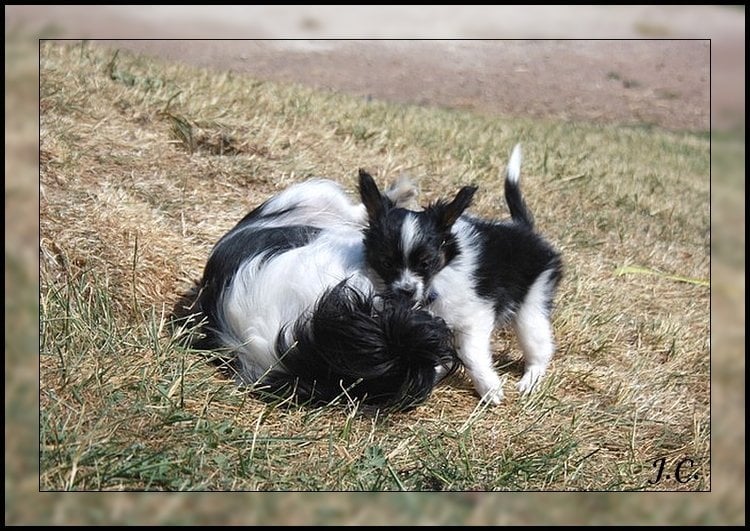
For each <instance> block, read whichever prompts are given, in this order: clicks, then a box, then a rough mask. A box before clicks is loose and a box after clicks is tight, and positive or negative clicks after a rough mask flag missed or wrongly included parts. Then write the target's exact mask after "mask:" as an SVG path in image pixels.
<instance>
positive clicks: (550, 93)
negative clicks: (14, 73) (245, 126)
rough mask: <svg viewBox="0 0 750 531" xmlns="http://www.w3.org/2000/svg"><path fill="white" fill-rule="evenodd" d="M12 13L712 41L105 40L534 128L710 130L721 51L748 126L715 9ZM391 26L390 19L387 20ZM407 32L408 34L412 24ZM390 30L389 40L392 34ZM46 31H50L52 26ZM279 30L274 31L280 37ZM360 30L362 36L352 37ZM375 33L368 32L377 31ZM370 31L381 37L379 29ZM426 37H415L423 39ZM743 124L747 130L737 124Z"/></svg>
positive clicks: (92, 28) (98, 30)
mask: <svg viewBox="0 0 750 531" xmlns="http://www.w3.org/2000/svg"><path fill="white" fill-rule="evenodd" d="M298 7H299V9H298V10H295V11H290V10H289V9H288V8H287V9H285V8H282V7H273V6H245V7H242V6H222V9H211V8H208V9H206V8H205V6H204V7H200V6H199V7H194V8H186V9H184V10H182V9H181V10H179V11H175V10H174V9H172V8H168V7H165V6H147V7H143V8H136V9H133V8H132V7H117V6H103V7H80V6H78V7H76V6H73V7H62V6H43V7H37V6H12V7H8V8H6V28H7V27H9V24H11V25H12V24H18V23H19V22H22V23H23V24H25V25H27V26H28V25H34V24H35V25H36V26H37V27H40V28H46V30H45V31H46V32H47V33H51V34H52V35H54V36H66V37H89V38H90V37H104V36H106V37H110V38H111V37H121V36H122V37H124V36H128V37H146V36H155V35H158V36H167V37H169V36H176V35H181V36H184V35H186V34H189V35H195V36H205V35H213V36H216V35H221V36H224V37H237V36H247V35H252V36H257V37H271V36H278V35H279V32H280V33H281V34H283V35H285V36H294V37H302V38H314V37H316V36H341V35H362V34H369V35H372V36H382V35H414V32H413V31H412V32H411V33H409V30H408V28H409V27H415V28H429V29H425V30H424V31H425V33H430V34H431V35H435V34H442V35H451V36H455V35H459V36H460V35H467V34H470V35H472V36H481V37H494V36H498V35H502V36H520V35H526V36H528V35H535V36H539V37H555V38H558V37H562V38H570V37H573V36H576V35H577V36H580V35H586V36H594V37H602V36H608V37H612V36H617V37H622V38H630V39H634V38H641V39H643V38H644V37H659V38H669V37H679V38H685V37H693V38H696V37H703V38H704V40H618V41H612V40H606V41H602V40H596V41H594V40H588V41H581V40H577V41H571V40H562V41H553V40H534V41H530V40H524V41H518V40H516V41H406V40H400V41H361V40H360V41H351V40H337V41H309V40H307V41H269V40H222V41H215V40H214V41H184V40H132V39H130V40H119V41H102V44H108V45H111V46H116V47H119V48H124V49H130V50H134V51H138V52H143V53H147V54H152V55H158V56H161V57H165V58H167V59H170V60H176V61H184V62H187V63H192V64H196V65H200V66H207V67H211V68H216V69H231V70H235V71H240V72H247V73H249V74H252V75H253V76H256V77H258V78H261V79H267V80H276V81H289V82H297V83H302V84H307V85H312V86H315V87H319V88H323V89H330V90H338V91H344V92H349V93H354V94H357V95H361V96H366V97H373V98H379V99H386V100H392V101H399V102H408V103H416V104H424V105H440V106H446V107H452V108H468V109H474V110H477V111H479V112H489V113H496V114H498V115H503V114H510V115H515V116H529V117H535V118H550V119H568V120H584V121H595V122H599V123H613V122H614V123H624V124H631V125H646V126H651V125H655V126H659V127H664V128H668V129H675V130H692V131H707V130H708V129H709V128H710V125H711V124H710V120H711V114H710V104H711V99H710V98H711V90H710V83H711V53H712V49H711V46H712V43H710V42H709V41H708V40H705V37H710V36H716V37H717V43H718V44H717V43H714V50H713V52H714V56H715V57H716V56H717V54H716V52H717V49H718V48H717V47H719V48H720V50H719V51H721V52H722V53H721V54H719V55H718V57H719V60H720V61H721V62H723V63H722V64H724V65H725V66H726V65H728V66H729V68H728V71H729V72H730V73H732V72H733V70H732V68H733V67H734V66H736V65H737V64H739V65H740V66H739V68H738V69H737V72H735V73H733V74H732V75H733V76H734V77H732V78H730V80H729V82H723V83H721V84H717V83H715V84H714V91H713V104H714V116H713V124H714V126H718V127H732V126H736V125H737V124H736V122H737V120H739V118H738V117H739V116H744V96H743V94H744V71H743V70H742V69H743V68H744V67H743V66H742V65H744V12H742V11H739V10H737V9H731V8H727V7H714V6H679V7H674V6H632V7H628V6H608V7H606V8H604V7H597V6H583V7H577V8H576V9H575V10H573V11H571V10H570V9H568V8H566V9H562V8H557V7H550V6H547V7H545V8H544V9H542V8H539V7H536V8H534V7H532V8H518V7H517V6H516V7H514V6H495V8H493V9H490V8H482V9H478V8H476V6H466V7H464V8H462V9H459V10H457V11H456V10H454V11H449V10H447V8H443V7H438V8H435V9H434V10H431V11H430V10H424V9H422V8H420V9H419V10H415V9H413V8H412V7H406V8H403V9H401V10H396V8H377V7H375V6H363V7H362V8H359V9H348V10H347V9H342V8H336V9H330V6H318V9H317V10H313V9H312V8H305V7H303V6H298ZM389 16H390V18H389ZM410 23H414V24H412V26H410V25H409V24H410ZM389 24H390V27H389V29H388V30H384V29H383V26H388V25H389ZM50 25H51V26H50ZM272 28H273V29H272ZM351 28H357V29H356V30H352V29H351ZM368 28H370V29H368ZM372 28H374V29H372ZM416 31H417V32H418V33H417V35H418V34H419V32H420V31H422V30H420V29H417V30H416ZM743 120H744V119H743ZM742 123H744V122H742Z"/></svg>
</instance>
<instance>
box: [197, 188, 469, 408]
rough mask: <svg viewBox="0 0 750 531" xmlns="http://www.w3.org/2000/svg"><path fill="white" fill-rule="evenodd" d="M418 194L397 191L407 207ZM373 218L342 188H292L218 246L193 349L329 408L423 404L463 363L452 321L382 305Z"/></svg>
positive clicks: (256, 381)
mask: <svg viewBox="0 0 750 531" xmlns="http://www.w3.org/2000/svg"><path fill="white" fill-rule="evenodd" d="M412 193H413V190H411V189H409V187H403V186H402V187H400V188H394V189H392V190H390V191H389V192H388V196H387V197H388V201H389V202H390V203H392V204H402V203H403V202H404V201H406V200H408V199H409V198H410V196H411V195H412ZM366 219H367V214H366V211H365V208H364V206H363V205H361V204H359V205H355V204H353V203H352V202H351V201H350V200H349V199H348V197H347V196H346V194H345V193H344V191H343V190H342V189H341V188H340V187H339V186H338V185H337V184H335V183H333V182H331V181H324V180H314V181H307V182H304V183H301V184H297V185H294V186H291V187H290V188H288V189H286V190H285V191H283V192H281V193H280V194H278V195H276V196H275V197H273V198H272V199H270V200H268V201H266V202H265V203H263V204H262V205H261V206H259V207H258V208H256V209H255V210H253V211H251V212H250V213H248V214H247V215H246V216H245V217H244V218H243V219H242V220H241V221H240V222H239V223H238V224H237V225H236V226H235V227H234V228H233V229H232V230H230V231H229V232H228V233H227V234H226V235H224V236H223V237H222V238H221V239H220V240H219V242H218V243H217V244H216V245H215V246H214V248H213V250H212V252H211V254H210V257H209V259H208V262H207V264H206V266H205V269H204V273H203V277H202V279H201V280H200V282H199V285H198V287H197V290H196V292H197V295H196V298H195V301H194V305H193V308H192V311H193V312H195V313H197V315H198V316H200V317H202V318H203V319H204V321H205V324H204V325H203V326H202V329H201V331H202V335H199V336H198V337H197V339H196V340H195V342H194V345H195V346H196V347H198V348H201V349H210V350H220V351H224V352H226V356H227V357H228V358H229V360H230V364H231V366H232V368H233V369H234V371H235V373H236V376H237V379H238V380H239V381H240V382H241V383H244V384H252V385H253V386H254V387H255V389H259V390H262V391H265V392H266V393H268V394H270V395H275V396H279V395H281V396H289V395H290V394H295V395H296V397H297V398H298V400H299V401H301V402H308V403H325V402H329V401H331V400H333V399H335V398H336V397H338V396H341V395H343V394H346V395H348V396H349V397H352V398H359V399H361V400H362V401H363V402H364V403H367V404H371V405H376V406H379V407H385V408H394V409H408V408H410V407H412V406H414V405H417V404H419V403H420V402H422V401H424V400H425V399H426V398H427V397H428V396H429V394H430V392H431V391H432V388H433V386H434V384H435V373H436V371H442V370H451V368H452V367H454V366H455V365H456V364H457V358H456V352H455V350H454V346H453V336H452V333H451V331H450V330H449V329H448V327H447V325H446V324H445V322H444V321H443V320H442V319H441V318H439V317H435V316H434V315H432V314H431V313H429V312H427V311H426V310H423V309H417V308H414V307H413V305H410V304H409V305H407V304H403V302H402V301H396V300H387V299H384V298H382V297H379V296H378V294H377V293H376V290H375V287H374V285H373V283H372V281H371V280H370V278H369V276H368V275H367V268H366V266H365V259H364V246H363V238H362V230H363V229H364V228H365V226H366Z"/></svg>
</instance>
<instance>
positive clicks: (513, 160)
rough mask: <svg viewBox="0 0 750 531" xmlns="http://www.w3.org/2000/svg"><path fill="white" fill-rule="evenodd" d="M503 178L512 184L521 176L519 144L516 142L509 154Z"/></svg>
mask: <svg viewBox="0 0 750 531" xmlns="http://www.w3.org/2000/svg"><path fill="white" fill-rule="evenodd" d="M505 178H506V179H508V180H509V181H510V182H512V183H513V184H518V180H519V179H520V178H521V144H516V145H515V147H514V148H513V151H512V152H511V154H510V160H509V161H508V166H507V168H506V170H505Z"/></svg>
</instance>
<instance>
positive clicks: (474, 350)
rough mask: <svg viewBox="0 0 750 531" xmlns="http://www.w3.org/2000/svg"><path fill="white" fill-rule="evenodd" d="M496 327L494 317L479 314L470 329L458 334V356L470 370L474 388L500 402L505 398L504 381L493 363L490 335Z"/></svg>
mask: <svg viewBox="0 0 750 531" xmlns="http://www.w3.org/2000/svg"><path fill="white" fill-rule="evenodd" d="M493 327H494V320H493V318H492V317H487V318H484V319H483V318H482V317H481V316H479V317H478V318H477V320H476V322H475V323H473V324H472V326H471V327H470V328H468V329H465V330H462V331H460V332H459V334H458V344H459V350H458V357H459V358H461V361H462V362H463V364H464V366H465V367H466V369H467V370H468V371H469V376H470V377H471V381H472V382H473V383H474V388H475V389H476V390H477V393H479V396H481V397H482V398H483V399H484V400H487V401H488V402H491V403H493V404H499V403H500V401H501V400H502V399H503V382H502V380H501V379H500V377H499V376H498V375H497V372H495V368H494V367H493V365H492V351H491V350H490V336H491V335H492V329H493Z"/></svg>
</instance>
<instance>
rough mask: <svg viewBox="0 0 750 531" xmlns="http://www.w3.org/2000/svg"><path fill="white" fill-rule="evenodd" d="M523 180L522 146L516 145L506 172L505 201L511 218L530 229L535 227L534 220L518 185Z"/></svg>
mask: <svg viewBox="0 0 750 531" xmlns="http://www.w3.org/2000/svg"><path fill="white" fill-rule="evenodd" d="M520 178H521V144H516V147H514V148H513V152H512V153H511V154H510V161H509V162H508V167H507V169H506V170H505V201H506V202H507V203H508V208H509V209H510V216H511V217H512V218H513V220H514V221H517V222H518V223H522V224H523V225H526V226H527V227H529V228H530V229H531V228H533V227H534V218H533V217H532V215H531V212H530V211H529V209H528V208H527V207H526V203H525V202H524V200H523V196H522V195H521V188H520V186H519V184H518V181H519V179H520Z"/></svg>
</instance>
